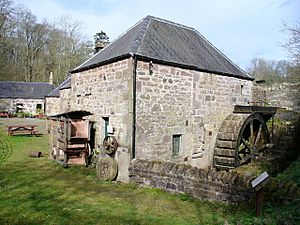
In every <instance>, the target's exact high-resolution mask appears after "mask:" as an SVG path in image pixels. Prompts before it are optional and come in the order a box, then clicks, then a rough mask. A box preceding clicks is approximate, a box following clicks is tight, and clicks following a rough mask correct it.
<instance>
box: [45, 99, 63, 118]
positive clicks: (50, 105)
mask: <svg viewBox="0 0 300 225" xmlns="http://www.w3.org/2000/svg"><path fill="white" fill-rule="evenodd" d="M59 112H60V98H57V97H46V115H47V116H54V115H57V114H59Z"/></svg>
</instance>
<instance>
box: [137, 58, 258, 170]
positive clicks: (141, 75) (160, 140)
mask: <svg viewBox="0 0 300 225" xmlns="http://www.w3.org/2000/svg"><path fill="white" fill-rule="evenodd" d="M251 88H252V82H251V81H247V80H241V79H237V78H233V77H227V76H220V75H216V74H210V73H204V72H197V71H193V70H188V69H181V68H178V67H171V66H166V65H159V64H152V65H151V72H150V70H149V63H148V62H141V61H139V62H138V68H137V114H136V115H137V137H136V146H137V149H136V157H137V158H141V159H148V160H165V161H172V162H176V163H187V164H192V165H193V166H197V167H200V168H206V167H208V166H209V165H211V164H212V161H213V160H212V158H213V149H214V145H215V140H216V135H217V132H218V130H219V127H220V125H221V123H222V121H223V120H224V119H225V117H226V116H228V114H230V113H232V112H233V108H234V105H236V104H240V105H246V104H248V102H249V101H250V100H251V95H252V93H251ZM173 135H181V151H180V152H179V155H176V156H174V155H172V136H173Z"/></svg>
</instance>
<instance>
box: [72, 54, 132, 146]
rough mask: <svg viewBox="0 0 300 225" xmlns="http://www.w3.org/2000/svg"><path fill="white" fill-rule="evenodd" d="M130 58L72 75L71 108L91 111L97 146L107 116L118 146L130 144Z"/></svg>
mask: <svg viewBox="0 0 300 225" xmlns="http://www.w3.org/2000/svg"><path fill="white" fill-rule="evenodd" d="M132 71H133V61H132V59H125V60H122V61H118V62H115V63H111V64H108V65H104V66H99V67H97V68H93V69H90V70H86V71H83V72H79V73H76V74H73V75H72V84H71V86H72V88H71V90H70V93H69V96H70V104H69V105H70V108H69V109H70V110H71V111H74V110H86V111H89V112H91V113H92V114H93V116H90V117H89V119H90V120H92V121H94V122H95V128H96V134H95V135H96V138H95V139H96V143H95V144H96V145H98V144H101V143H102V141H103V139H104V136H105V135H104V120H103V117H106V118H109V124H110V125H111V126H112V127H113V129H114V133H113V135H114V136H115V137H116V138H117V141H118V143H119V145H120V146H122V147H128V148H129V149H130V146H131V134H132V132H131V130H132V129H131V121H132V105H131V99H132V92H131V90H132Z"/></svg>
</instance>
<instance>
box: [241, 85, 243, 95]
mask: <svg viewBox="0 0 300 225" xmlns="http://www.w3.org/2000/svg"><path fill="white" fill-rule="evenodd" d="M243 94H244V85H241V95H243Z"/></svg>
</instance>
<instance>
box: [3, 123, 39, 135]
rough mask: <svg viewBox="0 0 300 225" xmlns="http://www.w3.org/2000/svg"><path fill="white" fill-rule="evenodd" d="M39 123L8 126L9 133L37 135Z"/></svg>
mask: <svg viewBox="0 0 300 225" xmlns="http://www.w3.org/2000/svg"><path fill="white" fill-rule="evenodd" d="M36 127H37V125H14V126H7V134H8V135H14V134H31V135H33V134H34V135H36V133H37V130H36Z"/></svg>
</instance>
